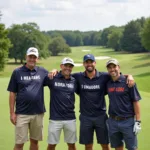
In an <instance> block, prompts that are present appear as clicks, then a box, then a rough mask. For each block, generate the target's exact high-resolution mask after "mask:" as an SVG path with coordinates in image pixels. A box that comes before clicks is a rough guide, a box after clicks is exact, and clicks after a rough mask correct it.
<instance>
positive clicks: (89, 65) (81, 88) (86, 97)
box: [73, 54, 110, 150]
mask: <svg viewBox="0 0 150 150" xmlns="http://www.w3.org/2000/svg"><path fill="white" fill-rule="evenodd" d="M83 65H84V67H85V71H84V72H80V73H75V74H73V76H74V77H75V79H76V80H77V85H78V94H79V97H80V113H81V114H80V144H84V145H85V150H92V149H93V136H94V135H93V134H94V131H95V132H96V137H97V142H98V143H99V144H100V145H101V147H102V150H109V149H110V148H109V139H108V130H107V126H106V120H107V114H106V104H105V94H106V93H105V89H106V83H107V81H108V80H109V79H110V76H109V75H108V73H104V72H98V71H97V70H96V69H95V66H96V61H95V57H94V56H93V55H92V54H87V55H85V56H84V58H83Z"/></svg>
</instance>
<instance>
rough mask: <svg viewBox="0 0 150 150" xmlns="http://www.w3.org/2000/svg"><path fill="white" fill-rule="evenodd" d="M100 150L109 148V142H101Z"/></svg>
mask: <svg viewBox="0 0 150 150" xmlns="http://www.w3.org/2000/svg"><path fill="white" fill-rule="evenodd" d="M101 147H102V150H110V146H109V144H101Z"/></svg>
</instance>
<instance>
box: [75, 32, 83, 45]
mask: <svg viewBox="0 0 150 150" xmlns="http://www.w3.org/2000/svg"><path fill="white" fill-rule="evenodd" d="M82 45H83V40H82V36H81V34H77V35H76V40H75V46H82Z"/></svg>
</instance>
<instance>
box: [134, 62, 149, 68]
mask: <svg viewBox="0 0 150 150" xmlns="http://www.w3.org/2000/svg"><path fill="white" fill-rule="evenodd" d="M142 67H150V62H148V63H145V64H141V65H137V66H134V67H132V68H142Z"/></svg>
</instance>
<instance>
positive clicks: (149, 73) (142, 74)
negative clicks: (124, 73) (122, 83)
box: [135, 72, 150, 77]
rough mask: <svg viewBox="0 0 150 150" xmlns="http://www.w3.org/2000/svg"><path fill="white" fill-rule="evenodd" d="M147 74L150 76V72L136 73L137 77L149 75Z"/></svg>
mask: <svg viewBox="0 0 150 150" xmlns="http://www.w3.org/2000/svg"><path fill="white" fill-rule="evenodd" d="M147 76H150V72H146V73H141V74H138V75H135V77H147Z"/></svg>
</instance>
